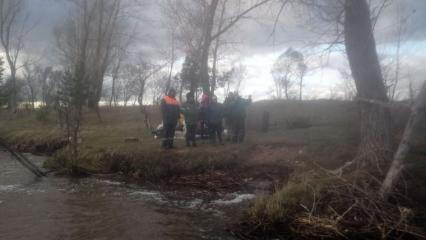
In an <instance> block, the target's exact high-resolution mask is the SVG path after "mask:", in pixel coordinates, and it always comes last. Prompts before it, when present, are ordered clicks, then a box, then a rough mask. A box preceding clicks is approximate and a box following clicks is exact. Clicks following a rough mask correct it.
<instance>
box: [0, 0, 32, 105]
mask: <svg viewBox="0 0 426 240" xmlns="http://www.w3.org/2000/svg"><path fill="white" fill-rule="evenodd" d="M24 7H25V0H0V42H1V45H2V47H3V50H4V53H5V56H6V61H7V63H8V65H9V69H10V84H11V86H10V87H11V89H10V91H11V92H10V97H9V109H10V110H11V111H12V112H16V108H17V88H16V73H17V71H18V68H19V67H18V66H17V64H18V59H19V57H20V53H21V51H22V49H23V48H24V37H25V35H26V34H27V33H28V31H29V28H28V27H27V24H26V23H27V16H26V15H25V14H24Z"/></svg>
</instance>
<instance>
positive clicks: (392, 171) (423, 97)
mask: <svg viewBox="0 0 426 240" xmlns="http://www.w3.org/2000/svg"><path fill="white" fill-rule="evenodd" d="M425 108H426V82H425V83H423V87H422V90H421V92H420V93H419V96H418V97H417V100H416V101H415V103H414V105H413V107H412V110H411V115H410V118H409V119H408V122H407V125H406V126H405V131H404V134H403V136H402V139H401V142H400V144H399V147H398V150H397V151H396V154H395V156H394V158H393V162H392V165H391V167H390V168H389V171H388V173H387V175H386V178H385V180H384V181H383V184H382V188H381V189H380V194H381V195H382V197H383V198H387V196H388V195H389V193H390V192H391V191H392V188H393V186H394V185H395V184H396V182H397V181H398V179H399V178H400V176H401V173H402V171H403V170H404V167H405V166H404V161H405V159H406V157H407V155H408V153H409V151H410V145H411V143H412V141H413V136H414V134H413V133H414V131H415V130H416V127H417V125H418V124H419V123H420V121H421V119H422V117H423V115H424V112H425Z"/></svg>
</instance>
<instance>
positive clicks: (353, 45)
mask: <svg viewBox="0 0 426 240" xmlns="http://www.w3.org/2000/svg"><path fill="white" fill-rule="evenodd" d="M344 9H345V19H344V35H345V46H346V53H347V55H348V59H349V64H350V67H351V70H352V76H353V77H354V80H355V84H356V87H357V90H358V100H359V106H360V115H361V142H360V146H359V150H358V156H357V163H358V165H359V166H360V167H364V168H365V167H375V168H376V169H377V170H378V171H379V172H381V171H382V167H383V165H384V164H385V163H386V160H388V159H389V155H390V153H391V146H390V111H389V109H388V107H387V106H386V103H387V102H388V97H387V95H386V89H385V85H384V81H383V76H382V73H381V69H380V64H379V59H378V56H377V50H376V43H375V39H374V35H373V27H372V26H373V25H372V22H371V16H370V9H369V5H368V3H367V1H366V0H346V2H345V5H344Z"/></svg>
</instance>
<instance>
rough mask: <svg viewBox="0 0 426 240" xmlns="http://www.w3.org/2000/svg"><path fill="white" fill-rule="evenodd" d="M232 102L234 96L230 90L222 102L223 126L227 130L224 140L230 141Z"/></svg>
mask: <svg viewBox="0 0 426 240" xmlns="http://www.w3.org/2000/svg"><path fill="white" fill-rule="evenodd" d="M234 102H235V97H234V93H233V92H230V93H229V94H228V96H227V97H226V98H225V101H224V102H223V117H224V119H225V127H226V129H227V130H228V133H227V135H226V141H228V142H229V141H231V139H232V133H233V130H232V126H233V124H232V111H233V110H234Z"/></svg>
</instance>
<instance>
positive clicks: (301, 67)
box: [271, 48, 307, 100]
mask: <svg viewBox="0 0 426 240" xmlns="http://www.w3.org/2000/svg"><path fill="white" fill-rule="evenodd" d="M306 70H307V67H306V64H305V63H304V57H303V54H302V53H300V52H299V51H296V50H294V49H293V48H289V49H287V51H285V52H284V53H283V54H281V55H280V56H279V57H278V59H277V60H276V61H275V63H274V65H273V67H272V71H271V74H272V77H273V78H274V81H275V87H276V95H277V98H282V92H284V95H285V98H286V99H287V100H289V99H290V88H291V87H292V86H293V84H294V83H295V82H296V81H298V82H299V87H300V89H299V94H300V99H301V94H302V86H303V78H304V77H305V74H306Z"/></svg>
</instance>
